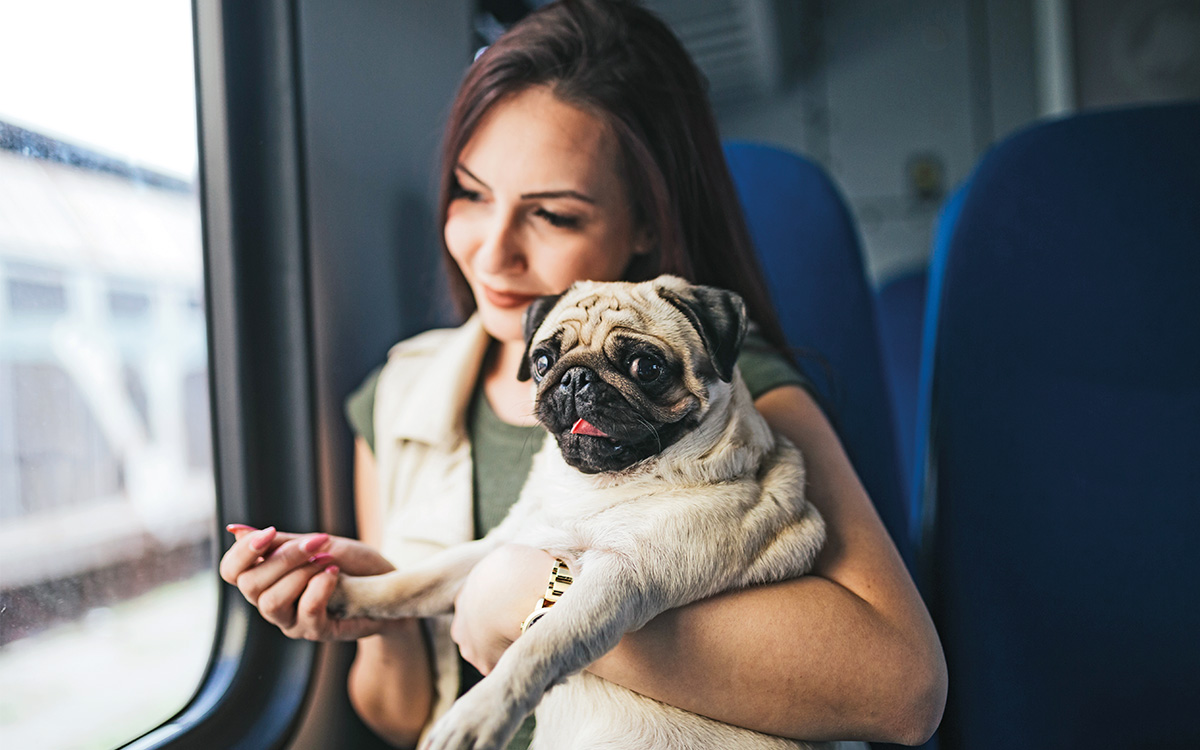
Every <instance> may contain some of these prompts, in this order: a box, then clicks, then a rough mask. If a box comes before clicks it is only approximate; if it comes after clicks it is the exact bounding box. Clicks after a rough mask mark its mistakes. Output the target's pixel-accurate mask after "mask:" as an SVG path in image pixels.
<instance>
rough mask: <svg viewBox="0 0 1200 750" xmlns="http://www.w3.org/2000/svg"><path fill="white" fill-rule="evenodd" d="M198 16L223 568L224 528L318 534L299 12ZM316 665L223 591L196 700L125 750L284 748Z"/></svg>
mask: <svg viewBox="0 0 1200 750" xmlns="http://www.w3.org/2000/svg"><path fill="white" fill-rule="evenodd" d="M192 17H193V41H194V49H195V56H196V95H197V118H198V127H199V134H200V164H201V170H200V199H201V216H202V231H203V247H204V262H205V281H204V283H205V298H204V307H205V314H206V319H207V324H208V340H209V343H208V349H209V372H210V379H209V389H210V397H211V398H210V402H211V405H212V406H211V409H212V424H213V457H214V461H213V467H214V472H215V479H216V487H217V504H218V509H217V510H218V512H217V528H216V529H215V530H214V533H215V538H216V542H215V543H214V550H213V553H214V559H219V557H220V554H221V553H222V552H223V551H224V549H225V548H226V547H227V546H228V544H227V543H228V541H229V539H228V538H227V537H228V535H227V534H226V532H225V531H224V528H223V527H224V525H225V524H226V523H228V522H235V521H236V522H243V523H249V524H253V525H271V524H273V525H277V526H279V527H280V528H287V529H297V530H307V529H314V528H316V527H317V525H318V519H319V513H318V482H317V468H316V466H317V463H316V460H315V455H314V440H313V435H314V426H315V418H314V404H315V400H314V384H313V373H312V349H313V343H312V327H311V319H310V314H309V310H310V305H309V298H310V292H309V284H308V278H309V274H308V265H309V261H308V257H307V253H308V243H307V238H306V232H305V223H306V206H305V200H304V192H305V191H304V169H303V165H304V159H303V153H302V149H303V139H302V134H301V132H300V125H299V123H300V122H301V118H300V117H299V116H298V114H299V108H300V95H299V90H300V89H299V85H298V80H299V76H298V69H297V67H298V66H297V55H296V20H297V19H296V8H295V4H294V3H292V2H290V1H289V0H261V1H259V0H256V2H252V3H244V2H236V1H235V2H228V1H223V0H194V2H193V4H192ZM230 71H236V75H229V72H230ZM317 655H318V646H317V644H314V643H309V642H305V641H296V640H291V639H288V638H287V637H285V636H284V635H283V634H282V633H281V632H280V631H279V629H278V628H276V627H275V626H273V625H271V624H269V623H267V622H266V621H265V620H263V619H262V618H261V617H259V616H258V613H257V612H256V611H255V610H254V609H253V608H252V607H251V606H250V605H249V604H248V603H247V602H246V601H245V600H244V599H243V598H242V596H241V594H240V593H239V592H238V591H237V589H236V588H234V587H232V586H227V585H224V584H222V586H221V589H220V602H219V607H218V616H217V630H216V638H215V641H214V645H213V652H212V657H211V659H210V663H209V666H208V669H207V670H206V673H205V675H204V678H203V681H202V683H201V685H200V686H199V688H198V691H197V693H196V695H195V698H194V699H193V700H192V701H191V702H190V703H189V704H188V705H187V706H186V707H185V708H184V709H183V710H182V711H181V712H180V713H179V714H177V715H176V716H175V717H174V718H172V719H171V720H169V721H167V722H166V723H164V724H162V725H161V726H159V727H157V728H156V729H153V730H151V731H150V732H149V733H148V734H146V735H144V736H142V737H140V738H138V739H135V740H134V741H132V742H131V743H129V744H128V745H126V746H125V747H126V748H129V749H130V750H149V749H150V748H172V750H185V749H186V750H191V749H192V748H195V749H196V750H201V749H204V750H207V749H208V748H212V747H255V748H258V747H280V746H282V745H284V744H285V743H286V741H287V739H288V737H289V736H290V735H291V733H292V732H293V730H294V729H295V727H296V725H297V723H298V720H299V717H300V712H301V710H302V708H303V707H304V703H305V698H306V695H307V693H308V691H309V686H310V684H311V683H312V681H313V676H314V674H315V671H316V662H317Z"/></svg>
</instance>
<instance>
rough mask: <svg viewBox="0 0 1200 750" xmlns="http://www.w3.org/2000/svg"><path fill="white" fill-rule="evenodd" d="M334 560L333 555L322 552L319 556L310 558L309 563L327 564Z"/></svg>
mask: <svg viewBox="0 0 1200 750" xmlns="http://www.w3.org/2000/svg"><path fill="white" fill-rule="evenodd" d="M332 559H333V555H331V554H329V553H328V552H322V553H321V554H319V555H313V556H312V557H310V558H308V561H309V563H327V562H329V561H330V560H332Z"/></svg>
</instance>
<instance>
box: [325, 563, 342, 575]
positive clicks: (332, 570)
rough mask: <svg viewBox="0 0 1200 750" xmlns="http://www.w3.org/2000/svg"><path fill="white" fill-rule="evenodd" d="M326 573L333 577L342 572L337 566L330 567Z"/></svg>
mask: <svg viewBox="0 0 1200 750" xmlns="http://www.w3.org/2000/svg"><path fill="white" fill-rule="evenodd" d="M325 572H326V573H328V574H329V575H331V576H335V575H337V574H338V573H340V572H341V568H339V567H338V566H336V565H330V566H329V567H328V568H326V569H325Z"/></svg>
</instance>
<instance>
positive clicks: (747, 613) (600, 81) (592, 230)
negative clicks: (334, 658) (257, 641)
mask: <svg viewBox="0 0 1200 750" xmlns="http://www.w3.org/2000/svg"><path fill="white" fill-rule="evenodd" d="M442 168H443V186H442V198H441V216H442V222H443V226H444V233H443V236H444V241H445V250H446V253H447V257H448V259H449V261H450V262H449V264H448V266H449V269H450V274H451V280H452V285H453V286H454V287H455V289H456V296H457V298H458V302H459V303H460V307H462V309H463V311H464V314H470V318H469V319H468V320H467V322H466V323H465V324H464V325H463V326H461V327H459V328H456V329H452V330H443V331H433V332H428V333H426V334H422V335H421V336H418V337H416V338H414V339H411V340H409V341H407V342H403V343H401V344H399V345H398V346H397V347H396V348H395V349H393V351H392V353H391V354H390V356H389V358H388V362H387V364H386V365H385V366H384V367H383V369H382V371H381V372H380V373H378V375H377V376H373V377H372V378H371V379H369V381H368V383H367V384H366V385H365V386H364V387H363V388H362V389H361V390H360V391H359V393H358V394H356V396H355V397H354V398H353V399H352V401H351V404H350V412H351V415H352V421H353V422H354V423H355V426H356V429H357V430H358V433H359V437H358V439H357V441H356V447H355V451H356V463H355V467H356V480H355V489H356V510H357V514H358V515H357V520H358V528H359V530H360V536H361V539H360V540H352V539H345V538H339V537H330V536H328V535H325V534H315V535H297V534H289V533H282V532H277V531H276V530H274V529H266V530H254V529H249V528H246V527H233V528H232V529H231V530H233V531H234V533H235V535H236V536H237V541H236V542H235V543H234V544H233V546H232V547H231V548H230V550H229V551H228V552H227V553H226V554H225V556H224V557H223V559H222V561H221V574H222V576H223V578H224V579H225V580H226V581H228V582H230V583H233V584H236V585H237V586H238V588H239V589H240V590H241V591H242V593H243V594H244V595H245V596H246V598H247V599H248V600H249V601H250V602H251V603H252V604H254V605H255V606H256V607H258V609H259V610H260V612H261V613H262V615H263V617H265V618H266V619H267V620H269V621H270V622H272V623H275V624H276V625H278V626H279V627H280V628H281V629H282V630H283V632H284V633H286V634H287V635H289V636H291V637H296V638H308V639H313V640H334V639H357V640H358V655H357V657H356V659H355V662H354V666H353V669H352V671H351V674H350V680H349V690H350V696H351V700H352V702H353V704H354V706H355V708H356V710H357V711H358V712H359V714H360V715H361V716H362V718H363V719H364V720H365V721H366V722H367V723H368V724H369V725H370V726H371V727H372V728H374V729H375V731H377V732H378V733H379V734H380V735H381V736H383V737H385V738H386V739H388V740H389V741H391V742H393V743H394V744H396V745H399V746H406V745H412V744H414V743H415V742H416V741H417V739H418V737H419V736H420V734H421V732H422V731H423V729H424V728H425V727H427V726H428V725H429V723H430V721H431V720H432V718H434V717H436V716H437V715H438V714H440V712H441V711H443V710H445V708H446V707H447V706H448V705H449V704H450V703H451V702H452V701H453V700H454V698H455V697H456V696H457V695H458V694H459V692H460V691H461V690H462V689H464V686H466V685H469V683H470V682H471V680H472V679H478V675H477V674H474V670H473V669H471V668H470V667H468V666H467V665H466V663H465V662H462V661H461V660H460V656H459V653H460V652H461V657H462V658H463V659H465V660H466V662H470V664H472V665H474V666H475V667H477V668H478V670H479V672H482V673H484V674H486V673H487V671H489V670H490V669H491V667H492V666H493V665H494V664H495V662H496V661H497V660H498V659H499V657H500V655H501V654H502V653H503V651H504V648H505V647H506V646H507V645H508V644H509V643H511V642H512V641H513V640H514V639H515V638H517V637H519V624H520V623H521V621H522V620H523V619H524V618H525V616H526V615H528V614H529V610H530V609H531V608H532V602H534V601H535V600H536V599H537V598H538V597H539V595H540V593H541V592H542V591H543V590H544V588H545V585H546V580H547V577H548V574H549V571H550V568H551V566H552V565H553V561H552V559H551V558H550V557H549V555H547V554H546V553H545V552H542V551H541V550H535V549H528V548H522V547H516V546H508V547H504V548H502V549H501V550H499V551H498V552H496V553H494V554H493V555H492V556H491V557H490V558H488V559H487V560H485V561H484V563H483V564H481V565H480V566H478V568H477V569H476V571H475V572H474V573H473V574H472V576H471V577H470V579H469V580H468V581H467V584H466V586H465V587H464V589H463V591H462V593H461V594H460V596H459V599H458V602H457V606H456V612H455V615H454V617H453V619H452V621H451V618H444V619H443V620H435V621H429V622H425V623H420V622H417V621H412V620H399V621H391V622H377V621H367V620H350V621H333V620H329V619H328V618H327V617H326V614H325V603H326V602H327V600H328V597H329V595H330V593H331V592H332V590H333V587H334V584H335V582H336V574H337V572H338V571H339V570H344V571H346V572H347V573H351V574H355V575H368V574H374V573H381V572H386V571H388V570H391V569H393V566H404V565H407V564H410V563H412V562H414V561H416V560H419V559H421V558H422V557H425V556H427V555H429V554H432V553H433V552H436V551H437V550H438V549H441V548H442V547H444V546H446V545H450V544H454V543H457V542H460V541H465V540H467V539H470V538H471V537H472V536H481V535H483V534H484V533H486V531H487V530H488V529H489V528H491V526H493V525H494V524H495V523H497V522H498V521H499V520H500V518H502V517H503V515H504V513H505V512H506V510H507V507H508V506H509V505H511V503H512V502H513V501H515V499H516V496H517V493H518V491H519V489H520V485H521V483H522V482H523V480H524V477H525V475H526V473H527V472H528V468H529V459H530V457H531V455H532V453H533V452H535V451H536V450H537V448H538V447H539V446H540V443H541V440H542V438H543V436H544V433H543V432H542V431H541V430H540V428H539V427H537V426H536V424H535V422H534V419H533V416H532V414H533V409H532V405H533V396H532V390H531V388H530V386H529V385H528V383H521V382H519V381H518V380H517V378H516V373H517V364H518V362H519V361H520V357H521V355H522V352H523V339H522V326H521V315H522V313H523V312H524V309H525V307H526V306H527V305H528V304H529V302H530V301H531V300H532V299H534V298H535V297H537V296H540V295H544V294H553V293H557V292H560V291H562V290H563V289H565V288H566V287H567V286H569V285H570V284H571V283H572V282H573V281H576V280H579V279H595V280H616V279H627V280H640V279H645V278H650V277H653V276H655V275H657V274H659V273H666V272H669V273H675V274H679V275H682V276H685V277H687V278H690V279H692V280H693V281H696V282H699V283H706V284H713V285H719V286H724V287H726V288H730V289H733V290H735V291H737V292H739V293H740V294H741V295H742V296H743V297H744V298H745V299H746V302H747V306H748V308H749V311H750V315H751V318H752V319H753V320H754V321H755V323H756V324H757V328H758V331H759V332H760V334H759V335H758V336H756V337H754V338H753V339H752V340H751V341H750V343H749V344H748V346H747V351H746V352H745V353H744V354H743V356H742V358H741V359H740V360H739V367H740V368H741V369H742V371H743V375H744V377H745V379H746V381H747V383H748V385H749V386H750V388H751V392H752V393H753V394H754V396H755V399H756V400H755V403H756V405H757V407H758V408H759V410H760V411H761V412H762V413H763V415H764V416H765V417H766V418H767V420H768V421H769V422H770V423H771V424H772V425H773V426H774V427H775V428H776V429H777V430H779V431H780V432H782V433H783V434H784V435H786V436H787V437H789V438H790V439H791V440H792V441H793V442H795V443H796V444H797V445H798V446H799V447H800V449H801V450H802V451H803V452H804V453H805V456H806V460H807V465H808V473H809V482H810V487H809V496H810V498H811V500H812V501H813V502H814V503H815V504H816V505H817V506H818V508H819V509H820V510H821V512H822V514H823V515H824V517H825V519H826V522H827V524H828V531H829V541H828V543H827V545H826V547H825V550H824V552H823V553H822V555H821V557H820V559H819V561H818V564H817V566H816V569H815V570H814V571H813V574H811V575H808V576H805V577H803V578H800V579H797V580H794V581H789V582H785V583H780V584H775V585H770V586H762V587H758V588H755V589H751V590H745V591H737V592H731V593H728V594H725V595H722V596H719V597H715V598H713V599H709V600H706V601H702V602H698V603H695V604H692V605H689V606H687V607H683V608H681V609H678V610H674V611H672V612H668V613H665V614H663V615H662V616H660V617H659V618H657V619H656V620H654V621H653V622H651V623H650V624H649V625H647V626H646V627H645V628H643V629H641V630H639V631H637V632H634V633H629V634H627V635H626V636H625V638H624V639H623V640H622V641H621V643H620V644H619V645H618V646H617V647H616V648H615V649H614V650H613V651H612V652H610V653H609V654H607V655H606V656H604V657H603V658H601V659H600V660H598V661H597V662H595V663H594V664H593V665H592V666H591V667H590V669H591V671H593V672H595V673H596V674H598V675H600V676H601V677H604V678H605V679H608V680H611V681H613V682H617V683H619V684H622V685H624V686H626V687H628V688H630V689H633V690H635V691H637V692H640V693H642V694H645V695H648V696H651V697H653V698H656V699H658V700H662V701H664V702H666V703H670V704H673V705H676V706H679V707H681V708H684V709H687V710H689V711H693V712H696V713H700V714H704V715H707V716H711V717H713V718H715V719H719V720H721V721H726V722H729V723H733V724H738V725H741V726H745V727H749V728H752V729H757V730H760V731H763V732H767V733H772V734H779V735H784V736H790V737H796V738H801V739H810V740H824V739H848V738H854V739H865V740H882V741H891V742H901V743H909V744H917V743H920V742H922V741H923V740H924V739H926V738H927V737H928V736H929V735H930V734H932V732H933V730H934V729H935V728H936V726H937V723H938V721H939V720H940V717H941V711H942V707H943V704H944V701H945V690H946V675H945V664H944V660H943V656H942V652H941V648H940V645H939V643H938V639H937V636H936V633H935V632H934V629H933V626H932V623H931V621H930V619H929V616H928V614H927V613H926V611H925V608H924V606H923V604H922V602H921V600H920V597H919V596H918V594H917V592H916V589H915V587H914V586H913V584H912V582H911V580H910V579H909V577H908V574H907V572H906V570H905V568H904V565H903V563H902V562H901V559H900V556H899V554H898V553H897V551H896V549H895V548H894V546H893V545H892V543H891V541H890V539H889V537H888V536H887V533H886V531H885V530H884V527H883V524H882V523H881V522H880V520H879V518H878V516H877V515H876V513H875V511H874V509H873V507H872V505H871V503H870V500H869V499H868V498H867V496H866V493H865V491H864V490H863V488H862V485H861V484H860V482H859V480H858V478H857V476H856V475H855V473H854V469H853V467H852V466H851V465H850V464H849V461H848V460H847V458H846V455H845V453H844V452H843V450H842V448H841V446H840V444H839V442H838V439H837V437H836V435H835V433H834V432H833V430H832V428H831V427H830V424H829V422H828V421H827V420H826V418H825V415H824V414H823V413H822V411H821V410H820V408H818V406H817V404H816V403H815V402H814V400H813V398H812V397H811V396H810V394H809V392H808V390H806V381H805V380H804V378H803V377H802V376H800V375H799V374H798V373H797V372H796V371H795V370H794V369H793V368H792V367H791V366H790V364H789V363H788V361H787V359H786V356H785V355H783V354H782V353H781V352H782V351H783V347H784V340H783V335H782V332H781V331H780V329H779V325H778V323H777V321H776V320H775V316H774V313H773V311H772V310H771V307H770V303H769V300H768V297H767V293H766V291H765V285H764V283H763V280H762V275H761V272H760V271H759V270H758V267H757V264H756V262H755V259H754V254H753V249H752V247H751V245H750V242H749V239H748V235H747V232H746V229H745V226H744V223H743V220H742V218H741V215H740V211H739V208H738V203H737V197H736V194H735V193H734V190H733V187H732V183H731V181H730V178H729V175H728V172H727V169H726V167H725V164H724V160H723V157H722V152H721V149H720V143H719V139H718V134H717V130H716V126H715V123H714V121H713V117H712V114H711V111H710V109H709V107H708V105H707V102H706V100H705V97H704V92H703V84H702V82H701V78H700V76H699V74H698V72H697V71H696V69H695V67H694V65H693V64H692V63H691V61H690V60H689V58H688V56H687V54H686V53H685V52H684V50H683V49H682V47H681V46H680V45H679V43H678V41H677V40H676V39H675V38H674V36H673V35H672V34H671V33H670V31H669V30H668V29H667V28H666V27H665V26H664V25H663V24H662V23H661V22H660V21H659V20H658V19H656V18H655V17H654V16H652V15H651V14H649V13H647V12H645V11H644V10H641V9H640V8H638V7H637V6H635V5H634V4H632V3H627V2H624V1H622V0H609V1H607V2H606V1H604V0H564V1H563V2H559V3H555V4H552V5H550V6H546V7H544V8H542V9H541V10H539V11H537V12H535V13H534V14H531V16H530V17H528V18H527V19H526V20H524V21H522V22H521V23H520V24H518V25H517V26H516V27H514V28H513V29H512V30H511V31H510V32H509V33H508V34H506V35H505V36H504V37H503V38H502V39H501V40H500V41H498V42H497V43H496V44H495V45H493V46H492V47H491V48H489V49H488V50H487V51H486V52H485V53H484V54H483V55H482V56H480V58H479V59H478V60H477V61H476V62H475V63H474V64H473V65H472V66H471V68H470V70H469V71H468V73H467V75H466V78H465V80H464V82H463V84H462V86H461V87H460V90H459V94H458V98H457V100H456V103H455V106H454V108H453V111H452V113H451V116H450V121H449V124H448V127H447V133H446V140H445V145H444V151H443V167H442ZM451 639H453V642H452V641H451ZM455 643H457V644H458V647H459V648H458V649H455V648H454V644H455ZM472 675H474V677H472Z"/></svg>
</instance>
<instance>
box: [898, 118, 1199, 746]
mask: <svg viewBox="0 0 1200 750" xmlns="http://www.w3.org/2000/svg"><path fill="white" fill-rule="evenodd" d="M930 295H931V298H932V299H931V306H930V307H931V310H932V312H933V314H934V315H933V317H931V318H929V319H928V322H930V323H931V327H930V335H929V336H927V338H926V344H927V345H930V348H928V349H927V351H926V353H925V361H924V363H923V365H922V373H921V385H920V387H921V403H922V406H921V408H920V411H921V414H920V416H919V421H920V423H921V425H922V426H921V428H920V429H921V430H922V433H921V434H923V435H925V436H927V441H922V442H919V443H918V452H919V453H920V454H921V455H920V458H919V461H920V463H921V465H923V466H924V467H926V469H925V471H924V472H923V473H922V476H923V478H924V479H925V480H926V481H925V483H924V487H923V491H922V496H923V497H925V498H927V499H929V500H930V501H931V502H932V508H931V510H929V511H927V514H926V515H927V517H928V518H931V519H932V523H931V526H930V535H929V537H928V539H927V542H928V551H929V558H928V559H929V561H930V570H931V571H932V578H931V581H932V589H931V591H930V592H929V593H930V596H931V602H930V603H931V609H932V612H933V614H934V618H935V621H936V622H937V625H938V629H939V632H940V634H941V637H942V639H943V643H944V645H945V648H946V657H947V662H948V665H949V669H950V694H949V700H948V703H947V708H946V714H945V719H944V721H943V723H942V727H941V730H940V732H939V737H940V741H941V747H942V748H943V749H944V750H957V749H958V748H971V750H988V749H989V748H1001V747H1003V748H1011V747H1053V748H1094V747H1156V748H1168V747H1170V748H1175V747H1180V748H1182V747H1200V718H1198V717H1197V714H1196V712H1195V700H1196V696H1197V695H1200V638H1197V634H1198V633H1200V596H1198V592H1200V555H1198V554H1197V553H1196V542H1197V539H1198V538H1200V537H1198V536H1197V530H1198V529H1200V303H1198V302H1197V300H1198V299H1200V103H1187V104H1172V105H1157V106H1151V107H1141V108H1137V109H1129V110H1114V111H1104V112H1096V113H1090V114H1082V115H1077V116H1073V117H1070V118H1067V119H1063V120H1059V121H1054V122H1049V123H1044V124H1040V125H1037V126H1034V127H1032V128H1031V129H1028V130H1026V131H1024V132H1021V133H1019V134H1017V135H1015V136H1013V137H1011V138H1009V139H1007V140H1005V141H1004V142H1002V143H1001V144H999V145H998V146H996V147H995V148H993V149H992V150H991V151H990V152H989V153H987V154H986V155H985V156H984V158H983V159H982V160H981V161H980V163H979V165H978V167H977V169H976V170H975V173H974V175H973V177H972V179H971V181H970V185H969V188H968V190H967V192H966V194H965V196H964V197H963V203H962V206H961V213H960V214H959V216H958V219H957V221H956V222H954V226H953V232H952V236H950V237H949V238H948V241H947V243H946V246H945V247H944V248H943V249H942V251H940V252H936V253H935V257H934V259H933V264H932V266H931V277H930Z"/></svg>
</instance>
